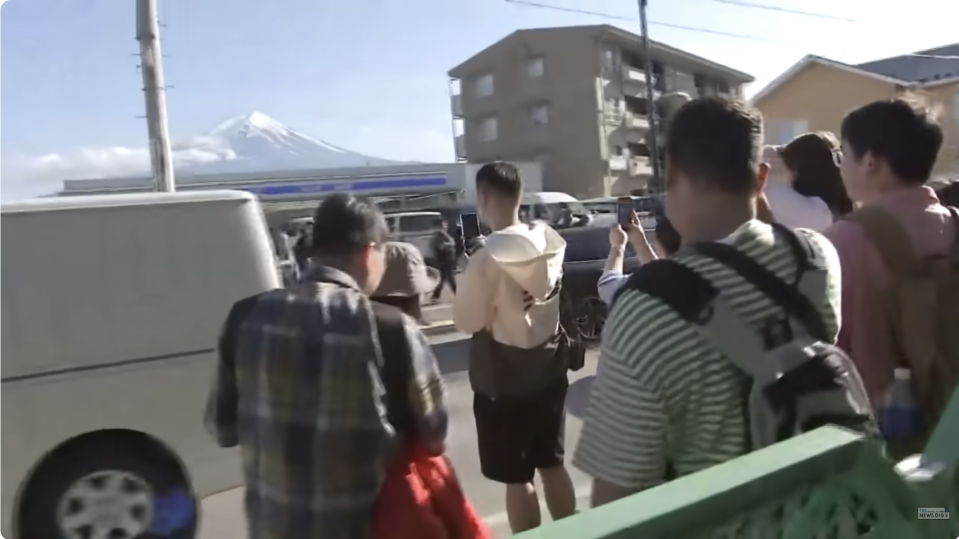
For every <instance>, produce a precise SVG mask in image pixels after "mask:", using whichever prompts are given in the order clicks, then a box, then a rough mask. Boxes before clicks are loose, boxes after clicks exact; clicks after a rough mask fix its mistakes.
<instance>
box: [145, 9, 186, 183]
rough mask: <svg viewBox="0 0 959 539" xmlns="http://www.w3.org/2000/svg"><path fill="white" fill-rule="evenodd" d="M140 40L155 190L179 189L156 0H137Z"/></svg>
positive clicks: (151, 166)
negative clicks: (168, 130)
mask: <svg viewBox="0 0 959 539" xmlns="http://www.w3.org/2000/svg"><path fill="white" fill-rule="evenodd" d="M136 2H137V41H139V42H140V72H141V73H142V74H143V97H144V100H145V102H146V118H147V133H148V134H149V137H150V168H151V170H152V171H153V182H154V184H155V185H156V190H157V191H161V192H167V193H172V192H173V191H176V179H175V178H174V175H173V155H172V152H171V150H170V137H169V134H168V132H167V120H166V87H165V86H164V83H163V57H162V55H161V54H160V23H159V21H158V20H157V0H136Z"/></svg>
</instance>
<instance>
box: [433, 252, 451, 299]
mask: <svg viewBox="0 0 959 539" xmlns="http://www.w3.org/2000/svg"><path fill="white" fill-rule="evenodd" d="M436 269H437V270H439V272H440V283H439V284H438V285H436V290H434V291H433V301H436V300H438V299H440V294H442V293H443V285H444V284H446V283H449V285H450V290H452V291H453V293H454V294H455V293H456V259H455V258H441V259H439V260H437V261H436Z"/></svg>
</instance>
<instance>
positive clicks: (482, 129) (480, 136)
mask: <svg viewBox="0 0 959 539" xmlns="http://www.w3.org/2000/svg"><path fill="white" fill-rule="evenodd" d="M496 130H497V122H496V116H487V117H486V118H481V119H480V120H479V125H478V127H477V130H476V139H477V140H479V141H480V142H488V141H490V140H496V135H497V133H496Z"/></svg>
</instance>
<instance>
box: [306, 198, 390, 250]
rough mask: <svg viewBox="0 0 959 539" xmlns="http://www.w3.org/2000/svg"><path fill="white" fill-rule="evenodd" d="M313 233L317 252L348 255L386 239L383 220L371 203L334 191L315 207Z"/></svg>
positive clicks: (314, 246)
mask: <svg viewBox="0 0 959 539" xmlns="http://www.w3.org/2000/svg"><path fill="white" fill-rule="evenodd" d="M312 236H313V251H314V252H315V253H316V254H318V255H334V256H336V255H347V254H352V253H355V252H357V251H360V250H361V249H363V248H364V247H366V246H367V245H370V244H380V243H383V242H384V241H386V236H387V230H386V222H385V220H384V219H383V214H382V213H380V210H379V209H378V208H377V207H376V205H375V204H373V203H372V202H369V201H367V200H363V199H359V198H356V197H354V196H353V195H348V194H335V195H333V196H330V197H328V198H325V199H323V200H322V201H321V202H320V204H319V206H317V207H316V212H315V213H314V214H313V234H312Z"/></svg>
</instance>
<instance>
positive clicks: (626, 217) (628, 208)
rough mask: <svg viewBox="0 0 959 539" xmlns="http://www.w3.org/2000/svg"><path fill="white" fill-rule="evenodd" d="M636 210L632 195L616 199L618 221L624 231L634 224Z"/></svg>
mask: <svg viewBox="0 0 959 539" xmlns="http://www.w3.org/2000/svg"><path fill="white" fill-rule="evenodd" d="M635 213H636V212H635V210H634V209H633V199H632V198H630V197H619V198H617V199H616V221H617V222H618V223H619V226H620V228H622V229H623V230H624V231H627V230H629V229H630V227H632V226H635V225H634V221H633V220H634V215H635Z"/></svg>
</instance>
